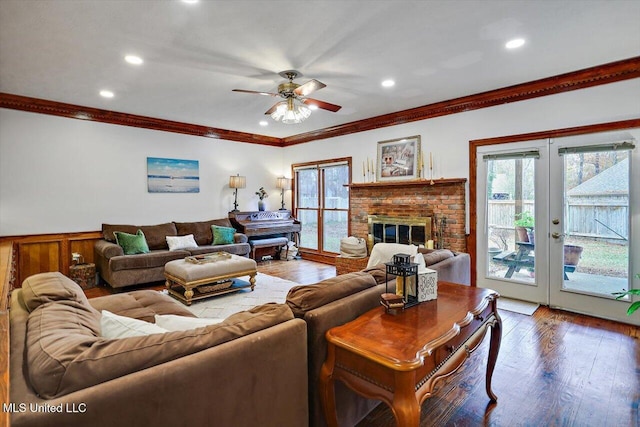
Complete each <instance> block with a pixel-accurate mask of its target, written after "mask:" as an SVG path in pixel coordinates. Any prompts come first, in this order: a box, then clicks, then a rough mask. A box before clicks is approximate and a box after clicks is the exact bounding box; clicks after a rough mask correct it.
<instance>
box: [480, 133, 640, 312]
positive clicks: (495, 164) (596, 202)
mask: <svg viewBox="0 0 640 427" xmlns="http://www.w3.org/2000/svg"><path fill="white" fill-rule="evenodd" d="M639 136H640V130H630V131H620V132H608V133H597V134H589V135H579V136H572V137H563V138H552V139H544V140H538V141H527V142H519V143H513V144H500V145H495V146H483V147H478V150H477V155H478V158H479V159H482V160H481V161H479V162H478V170H477V177H478V180H477V182H478V188H477V191H478V192H477V194H478V198H477V202H478V205H477V212H478V224H477V230H484V233H482V234H483V235H482V236H480V235H479V236H478V239H477V241H478V247H477V260H478V262H477V269H478V271H477V277H478V286H481V287H490V288H493V289H496V290H497V291H498V292H500V293H501V294H502V295H503V296H506V297H511V298H517V299H521V300H526V301H532V302H537V303H541V304H544V305H550V306H551V307H556V308H562V309H566V310H570V311H575V312H581V313H586V314H591V315H595V316H598V317H604V318H611V319H617V320H622V321H625V322H630V321H631V322H632V323H633V322H634V319H630V318H627V317H626V315H625V312H626V309H625V307H626V305H625V304H628V303H629V301H630V300H629V299H627V300H626V301H617V300H615V293H616V292H624V291H626V290H628V289H632V288H634V287H635V288H637V287H640V284H639V283H638V279H635V273H634V272H636V273H637V272H638V271H639V270H640V260H639V259H638V258H639V255H640V248H639V247H638V246H639V245H638V241H639V239H638V232H639V231H640V218H639V216H640V206H639V202H640V189H639V188H638V187H640V186H639V185H637V184H636V183H638V182H640V179H639V177H638V172H639V171H638V170H636V169H638V167H635V168H634V167H633V166H634V165H638V164H640V163H639V154H638V151H639V150H634V146H635V140H636V139H637V138H638V137H639ZM634 233H635V234H634ZM634 237H635V238H634Z"/></svg>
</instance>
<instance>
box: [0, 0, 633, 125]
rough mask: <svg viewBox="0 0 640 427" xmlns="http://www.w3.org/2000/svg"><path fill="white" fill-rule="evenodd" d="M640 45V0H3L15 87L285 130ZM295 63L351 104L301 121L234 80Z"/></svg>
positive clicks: (256, 83) (620, 53)
mask: <svg viewBox="0 0 640 427" xmlns="http://www.w3.org/2000/svg"><path fill="white" fill-rule="evenodd" d="M515 37H523V38H525V39H526V40H527V43H526V44H525V45H524V47H522V48H520V49H518V50H515V51H508V50H506V49H505V48H504V44H505V42H506V41H508V40H510V39H512V38H515ZM130 53H133V54H137V55H139V56H141V57H142V58H144V61H145V63H144V64H143V65H142V66H139V67H135V66H132V65H129V64H127V63H126V62H125V61H124V60H123V57H124V55H126V54H130ZM638 55H640V1H637V0H628V1H626V0H625V1H620V0H608V1H587V0H582V1H578V0H556V1H551V0H548V1H534V0H529V1H515V0H502V1H480V0H477V1H473V0H468V1H459V0H449V1H436V0H431V1H371V0H369V1H360V0H359V1H353V0H342V1H315V0H309V1H274V0H270V1H237V0H236V1H231V0H229V1H207V0H201V1H200V2H199V3H198V4H194V5H189V4H185V3H183V2H181V1H180V0H162V1H155V0H137V1H136V0H131V1H126V0H118V1H115V0H85V1H80V0H78V1H71V0H48V1H40V0H0V91H1V92H5V93H11V94H17V95H24V96H31V97H36V98H42V99H49V100H53V101H59V102H66V103H71V104H78V105H83V106H88V107H94V108H101V109H107V110H113V111H118V112H123V113H130V114H138V115H144V116H151V117H157V118H162V119H168V120H175V121H180V122H186V123H193V124H198V125H204V126H211V127H217V128H222V129H228V130H233V131H241V132H249V133H256V134H261V135H270V136H275V137H285V136H290V135H296V134H300V133H304V132H309V131H312V130H317V129H322V128H327V127H331V126H335V125H339V124H343V123H348V122H352V121H357V120H361V119H365V118H369V117H374V116H378V115H382V114H386V113H391V112H395V111H400V110H404V109H408V108H413V107H418V106H422V105H427V104H430V103H434V102H438V101H443V100H448V99H452V98H456V97H459V96H464V95H470V94H474V93H478V92H483V91H487V90H491V89H497V88H501V87H505V86H509V85H513V84H517V83H523V82H528V81H531V80H535V79H539V78H544V77H549V76H553V75H557V74H561V73H565V72H570V71H575V70H579V69H582V68H587V67H591V66H594V65H599V64H604V63H608V62H612V61H617V60H621V59H627V58H631V57H635V56H638ZM286 69H297V70H300V71H301V72H302V73H303V74H304V76H303V77H302V78H300V79H299V80H296V81H297V82H298V83H304V82H305V81H307V80H308V79H311V78H314V79H318V80H320V81H321V82H323V83H325V84H326V85H327V87H326V88H324V89H322V90H320V91H317V92H315V93H314V94H313V95H312V97H314V98H317V99H320V100H323V101H326V102H330V103H333V104H338V105H342V106H343V108H342V109H341V110H340V111H339V112H337V113H330V112H326V111H322V110H320V111H316V112H313V114H312V115H311V117H310V118H309V119H307V121H305V122H304V123H302V124H298V125H285V124H281V123H277V122H274V121H273V120H271V119H270V118H269V117H266V116H264V112H265V111H266V110H267V109H269V108H270V107H271V106H272V105H273V104H274V103H275V102H276V101H278V98H271V97H266V96H257V95H249V94H242V93H234V92H232V91H231V90H232V89H234V88H240V89H248V90H255V91H270V92H274V91H276V88H277V85H278V83H280V82H281V81H282V80H283V79H282V78H281V77H280V76H278V74H277V73H278V72H280V71H282V70H286ZM386 78H393V79H395V80H396V82H397V83H396V86H395V87H393V88H391V89H383V88H382V87H381V86H380V82H381V81H382V80H383V79H386ZM101 89H110V90H112V91H114V92H115V97H114V98H112V99H104V98H102V97H100V96H99V95H98V92H99V91H100V90H101ZM265 117H266V118H267V120H268V121H269V125H268V126H266V127H262V126H260V125H259V124H258V122H259V121H260V120H263V119H265Z"/></svg>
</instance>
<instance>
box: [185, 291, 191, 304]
mask: <svg viewBox="0 0 640 427" xmlns="http://www.w3.org/2000/svg"><path fill="white" fill-rule="evenodd" d="M192 297H193V290H192V289H187V290H185V291H184V299H185V300H186V301H187V305H191V298H192Z"/></svg>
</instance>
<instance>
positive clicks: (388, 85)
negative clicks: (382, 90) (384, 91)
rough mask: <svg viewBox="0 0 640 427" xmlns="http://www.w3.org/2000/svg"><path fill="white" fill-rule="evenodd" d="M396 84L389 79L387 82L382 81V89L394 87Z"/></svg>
mask: <svg viewBox="0 0 640 427" xmlns="http://www.w3.org/2000/svg"><path fill="white" fill-rule="evenodd" d="M395 84H396V82H394V81H393V80H391V79H387V80H383V81H382V87H392V86H394V85H395Z"/></svg>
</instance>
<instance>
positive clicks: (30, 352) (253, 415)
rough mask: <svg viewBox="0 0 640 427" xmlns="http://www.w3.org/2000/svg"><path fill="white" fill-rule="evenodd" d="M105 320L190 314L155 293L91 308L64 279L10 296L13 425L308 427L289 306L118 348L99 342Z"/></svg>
mask: <svg viewBox="0 0 640 427" xmlns="http://www.w3.org/2000/svg"><path fill="white" fill-rule="evenodd" d="M101 310H108V311H111V312H113V313H116V314H120V315H124V316H128V317H134V318H138V319H143V320H147V321H152V320H153V318H154V315H155V314H177V315H182V316H193V315H192V314H191V312H189V311H188V310H187V309H185V308H184V307H182V306H181V305H179V304H178V303H176V302H174V301H173V300H172V299H171V298H169V297H168V296H166V295H163V294H161V293H159V292H156V291H151V290H144V291H134V292H129V293H120V294H116V295H112V296H106V297H100V298H95V299H92V300H90V301H89V300H87V298H86V297H85V296H84V293H83V292H82V290H81V289H80V287H79V286H78V285H76V284H75V283H74V282H72V281H71V280H70V279H68V278H66V277H65V276H63V275H62V274H60V273H42V274H38V275H35V276H31V277H30V278H28V279H26V280H25V281H24V283H23V285H22V288H20V289H16V290H14V291H13V293H12V295H11V307H10V328H11V329H10V333H11V349H10V357H11V360H10V378H11V388H10V401H11V402H12V403H14V404H15V410H14V411H13V412H12V414H11V425H12V426H14V427H23V426H34V427H35V426H38V427H42V426H62V425H64V426H94V427H96V426H114V425H131V426H133V425H153V426H172V427H173V426H206V425H219V426H249V425H260V426H274V427H275V426H278V427H281V426H291V427H299V426H305V425H307V422H308V406H307V397H306V395H307V389H308V387H307V353H306V349H307V343H306V326H305V324H304V322H303V321H302V320H300V319H295V318H294V316H293V314H292V312H291V310H290V309H289V307H287V306H286V305H284V304H265V305H263V306H259V307H255V308H254V309H252V310H249V311H245V312H240V313H237V314H234V315H232V316H230V317H228V318H227V319H226V320H225V321H224V322H222V323H220V324H217V325H211V326H206V327H201V328H197V329H191V330H188V331H177V332H167V333H164V334H153V335H146V336H136V337H130V338H119V339H108V338H105V337H102V336H101V329H100V328H101V326H100V317H101ZM265 396H269V397H268V398H265ZM59 411H60V412H59Z"/></svg>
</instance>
